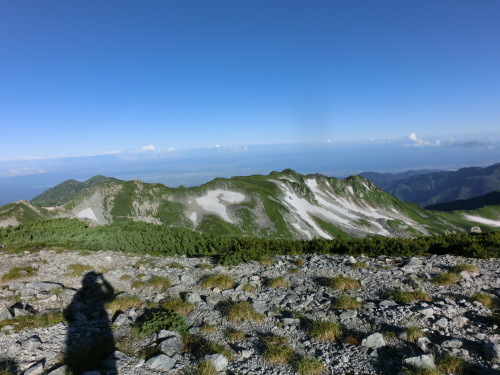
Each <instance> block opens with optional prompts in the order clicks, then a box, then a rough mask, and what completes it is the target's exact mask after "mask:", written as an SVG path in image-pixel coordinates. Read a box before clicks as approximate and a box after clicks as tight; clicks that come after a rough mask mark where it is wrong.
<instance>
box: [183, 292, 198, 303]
mask: <svg viewBox="0 0 500 375" xmlns="http://www.w3.org/2000/svg"><path fill="white" fill-rule="evenodd" d="M185 299H186V302H190V303H197V302H201V296H200V295H199V294H198V293H186V298H185Z"/></svg>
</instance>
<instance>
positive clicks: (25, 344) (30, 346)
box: [21, 335, 42, 351]
mask: <svg viewBox="0 0 500 375" xmlns="http://www.w3.org/2000/svg"><path fill="white" fill-rule="evenodd" d="M40 346H42V340H40V337H38V336H36V335H35V336H31V337H30V338H28V339H26V340H24V341H22V342H21V348H23V349H24V350H30V351H32V350H36V349H38V348H39V347H40Z"/></svg>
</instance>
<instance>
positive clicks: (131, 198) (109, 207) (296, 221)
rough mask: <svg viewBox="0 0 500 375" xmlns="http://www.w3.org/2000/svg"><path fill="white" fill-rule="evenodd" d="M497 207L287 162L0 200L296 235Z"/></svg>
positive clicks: (18, 208) (397, 227)
mask: <svg viewBox="0 0 500 375" xmlns="http://www.w3.org/2000/svg"><path fill="white" fill-rule="evenodd" d="M497 212H500V208H495V209H494V210H493V211H492V212H490V213H489V214H488V215H487V217H486V219H487V221H484V220H483V219H485V218H484V217H482V216H481V215H475V214H474V213H469V216H467V217H465V216H463V215H461V214H460V213H453V214H444V213H437V212H432V211H428V210H425V209H422V208H420V207H418V206H416V205H413V204H408V203H403V202H401V201H399V200H398V199H396V198H394V197H393V196H391V195H390V194H388V193H386V192H384V191H383V190H381V189H379V188H378V187H376V186H375V185H373V184H372V183H371V182H369V181H367V180H365V179H364V178H362V177H359V176H352V177H349V178H347V179H345V180H338V179H336V178H329V177H325V176H322V175H307V176H303V175H300V174H298V173H296V172H294V171H292V170H285V171H283V172H273V173H271V174H269V175H267V176H261V175H255V176H246V177H233V178H231V179H222V178H219V179H215V180H213V181H211V182H209V183H207V184H204V185H201V186H198V187H193V188H185V187H180V188H175V189H174V188H169V187H167V186H164V185H161V184H147V183H144V182H141V181H139V180H134V181H121V180H117V179H114V178H108V177H103V176H96V177H94V178H92V179H90V180H88V181H85V182H78V181H74V180H69V181H66V182H63V183H62V184H60V185H58V186H56V187H54V188H52V189H49V190H48V191H46V192H45V193H43V194H41V195H40V196H38V197H36V198H35V199H34V200H33V201H32V202H26V201H21V202H17V203H12V204H8V205H5V206H3V207H0V225H3V226H5V225H16V224H19V223H23V222H29V221H32V220H35V219H40V218H55V217H77V218H85V219H89V220H92V221H93V222H95V223H98V224H107V223H112V222H116V221H120V220H123V219H132V220H139V221H146V222H151V223H156V224H165V225H169V226H176V227H183V228H188V229H193V230H196V231H198V232H202V233H214V234H236V235H244V236H258V237H272V238H298V239H300V238H301V239H310V238H314V237H323V238H333V237H339V236H340V237H342V236H345V237H365V236H369V235H383V236H400V237H409V236H418V235H422V234H423V235H426V234H433V233H443V232H444V231H445V229H454V230H458V231H465V230H469V229H470V227H471V226H474V225H481V226H483V227H484V228H485V229H488V228H495V227H496V226H500V222H498V220H497V217H498V216H497V215H496V214H497Z"/></svg>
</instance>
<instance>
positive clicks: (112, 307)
mask: <svg viewBox="0 0 500 375" xmlns="http://www.w3.org/2000/svg"><path fill="white" fill-rule="evenodd" d="M141 304H142V301H141V300H140V299H139V298H137V297H134V296H125V297H118V298H115V299H114V300H112V301H109V302H108V303H106V310H108V311H109V312H110V313H111V315H113V314H115V313H116V312H117V311H128V310H130V309H132V308H135V309H138V308H139V307H141Z"/></svg>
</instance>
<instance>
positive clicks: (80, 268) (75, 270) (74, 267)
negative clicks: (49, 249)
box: [68, 263, 94, 277]
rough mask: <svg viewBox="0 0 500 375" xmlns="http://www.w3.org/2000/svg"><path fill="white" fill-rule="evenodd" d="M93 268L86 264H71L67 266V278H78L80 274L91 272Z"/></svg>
mask: <svg viewBox="0 0 500 375" xmlns="http://www.w3.org/2000/svg"><path fill="white" fill-rule="evenodd" d="M93 269H94V268H93V267H92V266H89V265H88V264H81V263H72V264H68V271H70V272H69V276H73V277H76V276H80V275H81V274H82V273H84V272H87V271H90V270H93Z"/></svg>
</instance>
